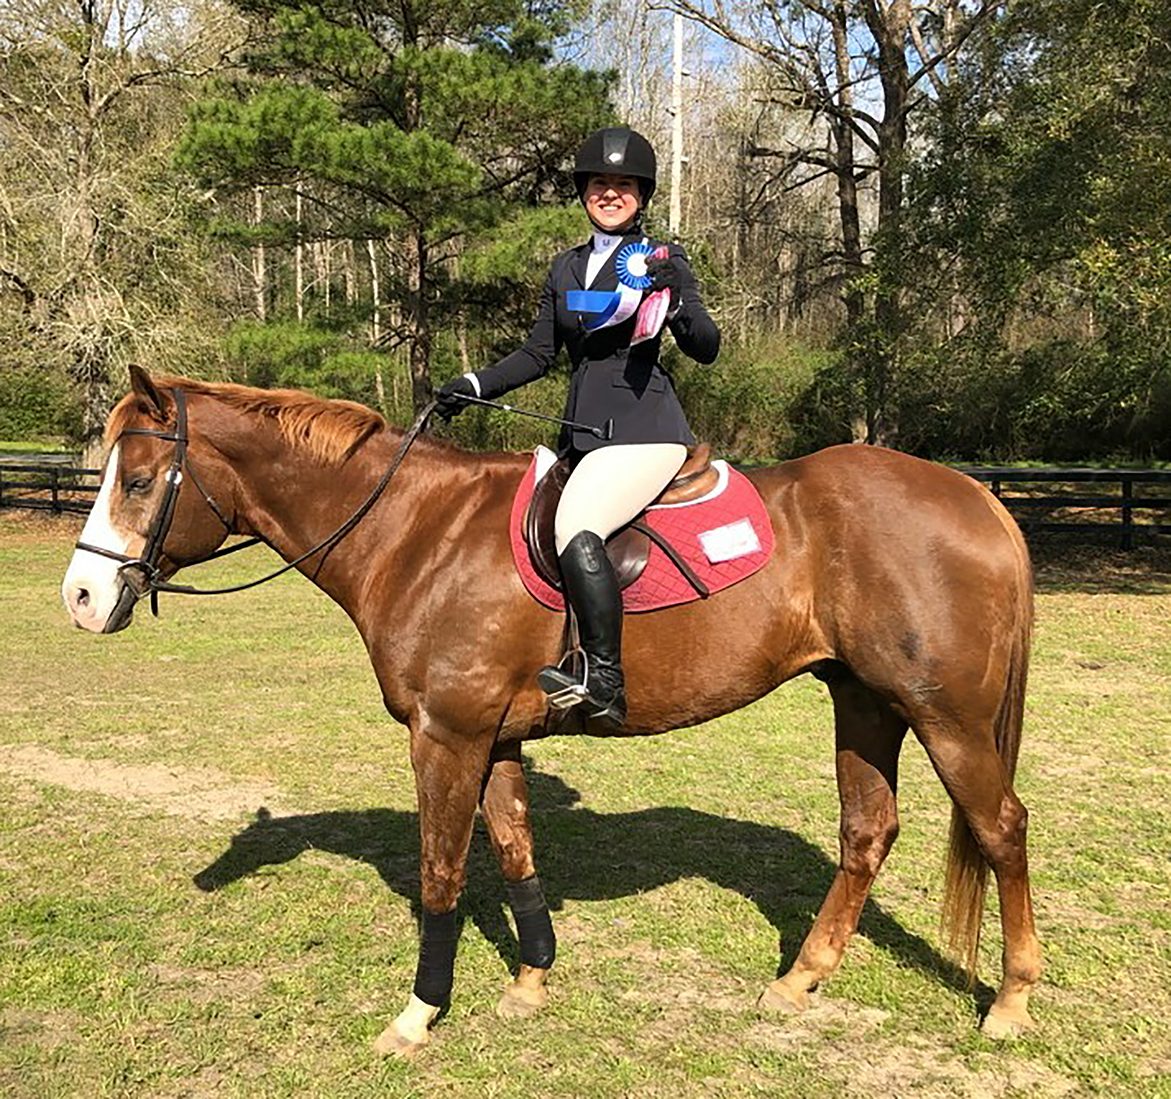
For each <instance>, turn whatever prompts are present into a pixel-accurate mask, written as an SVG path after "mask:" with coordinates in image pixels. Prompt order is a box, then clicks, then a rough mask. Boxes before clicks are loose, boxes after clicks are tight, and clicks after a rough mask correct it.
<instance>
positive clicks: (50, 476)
mask: <svg viewBox="0 0 1171 1099" xmlns="http://www.w3.org/2000/svg"><path fill="white" fill-rule="evenodd" d="M957 468H958V469H960V471H961V472H962V473H966V474H967V475H968V476H969V477H974V478H975V479H976V480H977V481H983V482H985V483H986V484H987V485H989V487H990V488H991V489H992V491H993V492H994V493H995V494H996V495H997V496H998V497H1000V499H1001V500H1002V501H1003V502H1004V504H1005V505H1006V506H1007V507H1008V509H1009V511H1011V512H1012V514H1013V516H1014V518H1015V519H1016V520H1017V522H1019V523H1020V525H1021V528H1022V529H1023V530H1024V532H1025V533H1026V534H1031V533H1033V532H1034V531H1054V532H1066V533H1075V534H1098V535H1106V536H1108V537H1116V538H1117V540H1118V542H1119V543H1120V545H1121V546H1122V547H1123V548H1124V549H1131V548H1132V547H1133V546H1134V544H1135V540H1136V537H1137V538H1145V537H1147V536H1152V535H1171V469H1052V468H1046V469H1014V468H1001V467H995V466H960V467H957ZM100 477H101V471H100V470H96V469H79V468H76V467H74V466H71V465H60V464H56V463H47V462H43V461H39V462H20V461H12V460H10V459H3V460H0V508H31V509H34V510H37V511H52V512H57V513H58V514H60V513H62V512H80V513H83V514H84V513H85V512H88V511H89V509H90V508H91V507H92V506H93V502H94V498H95V496H96V495H97V492H98V481H99V479H100ZM1086 486H1089V488H1087V487H1086Z"/></svg>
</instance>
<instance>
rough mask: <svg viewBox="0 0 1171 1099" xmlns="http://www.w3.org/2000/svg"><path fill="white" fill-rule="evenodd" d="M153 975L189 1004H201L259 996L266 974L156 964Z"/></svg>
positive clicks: (250, 971) (163, 986) (251, 970)
mask: <svg viewBox="0 0 1171 1099" xmlns="http://www.w3.org/2000/svg"><path fill="white" fill-rule="evenodd" d="M150 973H151V975H152V976H153V977H154V978H155V979H156V980H157V981H158V983H159V985H160V987H161V988H164V989H168V990H171V991H175V992H178V993H181V994H182V998H183V999H184V1000H185V1001H188V1002H190V1003H197V1004H206V1003H215V1002H216V1001H219V1000H226V1001H231V1002H239V1001H241V1000H244V999H246V998H249V997H252V996H255V994H256V993H258V992H259V991H260V990H261V989H262V988H263V987H264V982H265V977H264V974H263V973H261V972H259V971H258V970H255V969H239V968H237V969H230V968H225V969H196V968H190V967H187V966H175V965H152V966H151V967H150Z"/></svg>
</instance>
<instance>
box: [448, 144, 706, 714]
mask: <svg viewBox="0 0 1171 1099" xmlns="http://www.w3.org/2000/svg"><path fill="white" fill-rule="evenodd" d="M655 167H656V165H655V153H654V150H653V149H652V148H651V145H650V143H649V142H648V141H647V140H646V138H644V137H642V136H641V135H640V134H638V133H636V132H635V131H633V130H631V129H629V128H628V127H625V126H620V127H612V128H608V129H604V130H599V131H597V132H596V133H594V134H591V135H590V137H588V138H586V140H585V142H584V143H583V144H582V146H581V148H580V149H579V150H578V152H577V157H576V159H575V162H574V172H573V177H574V182H575V183H576V185H577V193H578V196H579V197H580V198H581V201H582V204H583V205H584V207H585V211H586V214H587V215H588V217H589V219H590V221H591V223H592V224H593V230H594V231H593V235H592V237H591V239H590V240H589V241H588V242H586V243H585V244H582V245H579V246H578V247H576V248H570V249H569V250H567V251H565V252H562V253H561V254H560V255H558V256H557V257H556V258H555V259H554V260H553V264H552V266H551V267H550V270H549V277H548V278H547V279H546V281H545V287H544V290H543V292H542V294H541V304H540V310H539V312H538V314H537V321H536V324H535V325H534V326H533V330H532V332H531V333H530V335H529V338H528V340H527V341H526V343H525V344H524V346H523V347H521V348H520V349H519V350H518V351H514V352H513V353H512V354H511V355H508V356H506V357H505V358H503V359H501V360H500V362H498V363H496V365H495V366H490V367H488V368H487V369H486V370H477V371H476V372H474V373H470V374H465V375H463V377H461V378H456V379H454V380H453V381H450V382H448V383H447V384H446V385H444V386H443V387H442V389H440V390H439V392H438V394H437V395H436V396H437V401H438V410H439V413H440V415H442V416H444V417H445V418H448V419H450V418H451V417H452V416H454V415H455V414H456V413H458V412H460V411H461V410H462V409H463V408H465V407H467V402H466V401H464V399H463V398H464V397H467V396H475V397H481V398H485V399H493V398H496V397H499V396H501V394H504V393H507V392H508V391H509V390H511V389H515V388H516V387H517V386H520V385H523V384H524V383H525V382H529V381H532V380H533V379H534V378H538V377H541V376H542V375H544V374H545V373H546V372H547V371H548V370H549V368H550V367H551V366H552V365H553V360H554V357H555V356H556V354H557V352H558V350H559V349H560V348H561V347H562V346H564V347H565V348H566V349H567V351H568V352H569V357H570V361H571V362H572V364H573V373H572V377H571V381H570V385H569V398H568V401H567V402H566V406H565V419H567V420H575V421H578V422H579V423H581V422H584V423H587V424H599V425H600V424H603V423H604V422H605V421H606V420H612V421H613V425H614V426H613V434H612V436H611V437H610V438H607V439H600V438H598V437H597V436H596V435H593V434H591V433H590V432H589V431H585V430H577V429H570V428H568V427H566V428H564V429H563V430H562V435H561V440H560V449H561V452H562V454H565V455H568V457H569V460H570V465H571V468H572V470H573V472H572V474H571V475H570V477H569V480H568V482H567V483H566V485H565V490H564V492H563V494H562V496H561V502H560V504H559V505H558V507H557V514H556V518H555V528H554V529H555V540H556V546H557V554H558V561H559V563H560V565H561V575H562V578H563V580H564V584H565V592H566V595H567V597H568V599H569V603H570V606H571V607H572V608H573V612H574V615H575V616H576V619H577V623H578V632H579V636H580V640H581V647H582V649H583V651H584V652H585V657H586V659H585V668H584V672H583V674H582V675H581V676H578V677H576V678H575V677H573V676H571V675H570V674H569V673H568V672H567V671H565V670H564V669H562V668H560V667H548V668H544V669H543V670H542V671H541V672H540V673H539V674H538V676H537V679H538V682H539V683H540V685H541V687H542V689H544V690H545V691H546V692H547V693H548V694H550V695H554V694H558V693H561V692H565V691H566V690H567V689H569V694H570V695H576V696H577V699H578V701H580V702H582V703H584V704H585V705H586V707H587V711H586V713H587V716H588V717H590V718H599V719H601V720H602V721H604V722H607V723H610V724H613V725H615V726H617V725H621V724H622V723H623V721H624V720H625V718H626V691H625V683H624V680H623V676H622V664H621V639H622V598H621V596H620V594H619V591H618V583H617V580H616V578H615V576H614V571H613V568H612V567H611V565H610V562H609V560H608V558H607V557H606V553H605V550H604V548H603V543H604V542H605V540H606V539H607V538H608V537H609V536H610V535H611V534H612V533H613V532H614V531H616V530H617V529H618V528H619V527H622V526H624V525H625V524H626V523H628V522H630V520H631V519H633V518H634V517H635V516H636V515H638V513H639V512H640V511H642V510H643V508H645V507H646V506H647V504H649V503H650V502H651V501H652V500H654V499H655V497H656V496H658V495H659V493H660V492H662V490H663V489H664V488H665V487H666V486H667V484H668V483H669V482H670V481H671V479H672V478H673V477H674V476H675V474H676V473H677V472H678V471H679V467H680V466H681V465H682V464H683V461H684V459H685V458H686V456H687V447H688V446H689V445H694V443H695V437H694V436H693V435H692V434H691V431H690V429H689V428H688V426H687V420H686V418H685V417H684V415H683V409H682V407H681V406H680V404H679V399H678V397H677V396H676V395H675V390H674V387H673V385H672V384H671V379H670V377H669V376H668V375H667V373H666V372H665V371H664V370H663V368H662V366H661V365H660V364H659V345H660V342H661V333H660V332H659V331H658V330H656V329H655V325H654V321H653V320H651V321H649V331H648V321H647V317H646V316H645V315H640V310H641V306H642V305H643V303H644V301H645V300H646V299H645V298H644V294H645V293H646V292H648V291H649V292H650V293H651V294H654V292H655V291H667V292H669V294H670V301H669V306H668V308H667V312H666V326H667V327H668V328H670V330H671V334H672V335H673V336H674V337H675V342H676V344H678V346H679V348H680V349H681V350H682V351H683V352H684V353H685V354H687V355H689V356H691V358H693V359H696V360H697V361H699V362H701V363H710V362H713V361H714V360H715V358H716V354H717V353H718V351H719V348H720V333H719V329H718V328H717V327H716V325H715V323H714V322H713V321H712V319H711V317H710V316H709V315H708V313H707V311H706V310H705V309H704V307H703V304H702V302H701V301H700V296H699V289H698V287H697V285H696V281H695V276H694V275H693V274H692V272H691V268H690V267H689V266H688V263H687V256H686V254H685V253H684V251H683V249H682V248H681V247H679V245H677V244H672V245H669V246H668V247H667V248H666V249H662V248H661V247H660V248H659V249H658V252H659V255H660V257H661V258H649V259H648V254H649V253H651V251H652V249H655V248H656V245H654V244H651V243H649V242H648V241H647V239H646V237H645V236H644V235H643V231H642V212H643V210H644V209H645V208H646V205H647V203H648V202H649V201H650V199H651V196H652V195H653V194H654V191H655ZM664 251H665V253H666V254H665V256H663V255H662V253H663V252H664ZM583 291H584V293H583ZM660 300H661V299H660ZM660 323H661V321H660ZM563 697H564V696H563Z"/></svg>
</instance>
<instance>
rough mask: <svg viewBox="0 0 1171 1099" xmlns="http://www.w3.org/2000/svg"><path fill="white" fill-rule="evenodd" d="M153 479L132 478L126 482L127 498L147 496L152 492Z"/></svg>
mask: <svg viewBox="0 0 1171 1099" xmlns="http://www.w3.org/2000/svg"><path fill="white" fill-rule="evenodd" d="M154 480H155V479H154V478H153V477H132V478H131V479H130V480H129V481H127V482H126V495H127V496H145V495H146V494H147V493H148V492H150V486H151V485H153V484H154Z"/></svg>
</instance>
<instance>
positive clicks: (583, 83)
mask: <svg viewBox="0 0 1171 1099" xmlns="http://www.w3.org/2000/svg"><path fill="white" fill-rule="evenodd" d="M236 4H237V6H238V7H240V8H241V9H242V10H244V11H245V12H246V13H248V14H249V15H250V16H251V17H252V18H253V19H255V20H256V21H257V24H258V27H259V29H260V34H259V35H258V42H259V45H258V47H257V48H256V49H255V50H254V51H253V52H252V53H251V54H250V56H249V57H248V68H249V70H250V75H249V76H248V78H246V79H243V80H240V81H238V82H237V83H235V84H234V85H231V86H228V85H224V84H221V85H219V86H218V87H217V88H216V89H214V94H212V95H211V96H209V97H208V98H206V99H204V100H203V101H201V102H200V103H199V104H198V105H197V107H196V109H195V110H194V112H193V114H192V119H191V124H190V127H189V130H188V133H187V135H186V138H185V140H184V142H183V145H182V149H181V158H182V161H183V162H184V163H185V164H186V165H188V166H189V167H190V168H191V169H192V170H193V171H194V172H195V173H196V174H197V175H198V176H199V177H200V179H201V181H202V182H203V183H204V184H206V185H210V186H212V187H215V188H217V190H221V191H223V192H227V193H231V192H233V191H235V192H240V191H244V190H245V189H250V188H253V187H256V186H264V187H273V186H283V187H287V188H294V189H296V191H297V193H298V194H300V195H302V196H303V198H304V203H303V204H301V205H302V211H303V212H302V216H301V218H300V219H299V220H298V221H297V222H296V224H291V223H290V222H289V221H288V220H286V221H284V222H283V224H282V225H281V226H276V227H274V226H273V225H271V224H270V225H268V226H264V225H261V226H257V227H255V229H254V230H253V231H254V232H258V233H262V234H266V236H265V237H264V239H266V240H268V241H269V242H272V241H273V240H274V239H278V238H279V237H280V234H281V233H282V232H283V234H284V240H285V241H286V242H291V243H293V244H303V243H304V242H305V241H306V240H307V239H314V238H315V237H316V238H318V239H322V238H326V237H329V238H333V239H337V238H348V239H351V240H354V241H355V242H362V246H364V244H365V242H366V241H368V240H372V239H373V240H382V241H387V242H390V243H391V244H392V245H393V252H394V255H395V257H396V258H397V259H398V266H397V270H392V271H390V272H388V274H387V279H386V284H385V285H384V287H383V290H384V293H385V299H384V300H385V302H387V303H389V305H390V306H391V307H392V309H391V310H390V320H389V321H388V322H387V323H388V324H389V325H390V326H391V328H392V331H391V332H390V333H389V336H390V338H391V339H392V340H393V341H394V342H396V343H398V344H402V345H405V346H406V348H407V349H408V353H409V363H410V374H411V390H412V401H413V404H414V407H415V408H419V407H420V406H421V405H422V404H424V403H425V402H426V401H427V400H428V399H429V398H430V395H431V365H432V350H433V344H434V340H435V336H436V333H437V332H438V331H439V330H440V328H441V326H444V325H445V324H451V323H454V321H455V318H456V315H457V312H458V310H459V308H460V302H461V276H460V275H459V273H458V264H457V263H456V262H455V261H456V260H457V258H458V257H459V256H460V254H461V253H462V252H463V251H464V250H465V249H466V248H467V247H468V245H469V242H470V241H472V240H473V239H474V238H476V237H477V236H479V237H481V238H482V237H483V236H484V235H485V234H490V233H491V232H492V230H493V229H494V228H496V227H497V226H501V225H502V224H504V223H505V222H506V220H507V219H509V218H510V217H515V215H516V212H517V209H518V207H524V206H526V205H527V206H533V205H536V204H537V203H538V202H540V201H542V200H543V199H547V198H550V197H555V196H556V195H557V194H558V193H560V194H562V195H565V194H567V193H568V194H572V189H571V187H570V185H569V180H568V178H567V175H566V172H565V162H566V157H567V154H568V153H569V152H570V151H571V150H572V149H573V148H574V147H575V146H576V144H577V143H578V142H580V140H581V139H582V137H583V136H584V135H585V134H586V133H588V132H589V131H590V130H592V129H593V128H595V127H596V126H598V125H602V124H604V122H605V120H606V119H607V117H608V111H609V106H608V88H609V85H610V81H611V77H610V75H609V74H603V73H597V72H591V71H585V70H582V69H580V68H577V67H575V66H573V65H571V64H567V63H556V62H555V59H554V53H553V47H554V44H555V42H556V40H557V38H558V36H559V35H561V34H563V33H564V32H565V31H566V30H567V28H568V26H569V23H568V20H569V18H570V15H571V14H572V13H570V12H569V10H568V9H567V8H566V7H564V6H561V5H553V4H548V5H541V4H526V3H522V2H518V0H502V2H500V3H496V4H493V5H491V6H486V5H483V4H480V3H473V2H471V0H438V2H436V0H395V2H393V3H392V2H389V0H337V2H309V3H301V4H299V5H291V6H284V5H279V4H275V3H271V2H270V0H236ZM274 228H275V229H276V230H277V235H276V237H275V238H274ZM237 229H238V230H239V231H246V227H245V226H243V225H240V226H238V227H237Z"/></svg>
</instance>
